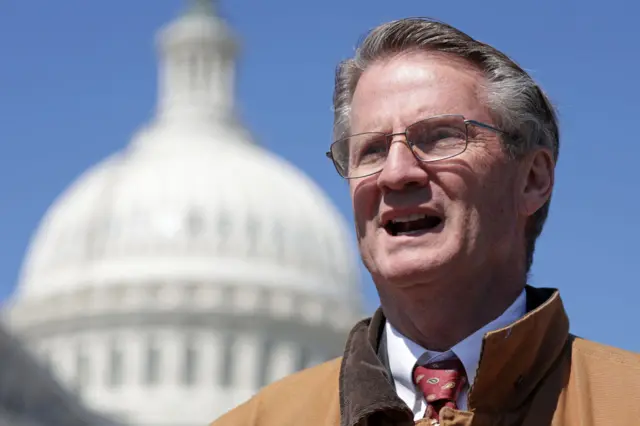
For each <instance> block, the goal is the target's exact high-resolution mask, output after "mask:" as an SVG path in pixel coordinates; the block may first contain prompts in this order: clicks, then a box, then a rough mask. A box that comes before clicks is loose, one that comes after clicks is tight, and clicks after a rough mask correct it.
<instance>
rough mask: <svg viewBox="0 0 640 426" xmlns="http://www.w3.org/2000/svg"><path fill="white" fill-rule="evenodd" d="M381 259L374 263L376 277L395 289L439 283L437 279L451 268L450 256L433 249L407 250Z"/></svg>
mask: <svg viewBox="0 0 640 426" xmlns="http://www.w3.org/2000/svg"><path fill="white" fill-rule="evenodd" d="M381 257H382V258H379V259H376V262H375V263H376V264H377V271H378V275H379V276H380V278H381V279H382V280H383V281H384V282H386V283H389V284H390V285H392V286H393V287H396V288H402V287H409V286H413V285H415V284H428V283H430V282H438V281H441V279H439V278H438V277H441V276H443V275H445V276H446V274H445V273H446V271H447V270H449V269H450V266H451V265H450V262H449V260H451V256H446V255H444V253H442V251H439V252H435V250H434V249H421V250H407V251H406V252H404V253H393V254H391V253H389V254H387V255H385V256H381Z"/></svg>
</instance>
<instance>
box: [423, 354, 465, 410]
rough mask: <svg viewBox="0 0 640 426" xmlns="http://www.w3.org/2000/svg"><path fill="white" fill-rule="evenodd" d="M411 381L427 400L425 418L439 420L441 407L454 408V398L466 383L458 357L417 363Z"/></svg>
mask: <svg viewBox="0 0 640 426" xmlns="http://www.w3.org/2000/svg"><path fill="white" fill-rule="evenodd" d="M413 381H414V382H415V384H416V386H417V387H418V388H419V389H420V390H421V391H422V394H423V395H424V398H425V400H426V401H427V404H428V406H427V411H426V413H425V418H428V419H433V420H435V421H437V420H439V413H440V410H441V409H442V407H451V408H456V407H457V406H456V400H457V399H458V395H460V392H461V391H462V388H463V387H464V385H465V383H466V376H465V374H464V366H463V365H462V363H461V362H460V360H458V359H452V360H446V361H437V362H433V363H429V364H426V365H424V366H422V365H418V366H416V367H415V369H414V370H413Z"/></svg>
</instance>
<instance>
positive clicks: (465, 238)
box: [350, 53, 526, 290]
mask: <svg viewBox="0 0 640 426" xmlns="http://www.w3.org/2000/svg"><path fill="white" fill-rule="evenodd" d="M483 83H484V80H483V77H482V75H481V74H480V73H479V72H478V71H476V70H474V69H473V68H472V67H471V66H470V65H467V64H465V63H463V62H462V61H460V60H457V59H455V58H452V57H448V56H445V55H442V54H427V53H408V54H402V55H398V56H395V57H392V58H390V59H387V60H384V61H379V62H376V63H374V64H372V65H371V66H370V67H369V68H368V69H367V70H366V71H365V72H364V73H363V75H362V76H361V78H360V81H359V82H358V85H357V88H356V91H355V93H354V97H353V102H352V112H351V131H352V134H356V133H362V132H371V131H378V132H385V133H397V132H404V130H405V128H406V127H407V126H409V125H411V124H413V123H415V122H417V121H419V120H422V119H425V118H428V117H431V116H435V115H440V114H460V115H463V116H464V117H465V118H466V119H473V120H477V121H481V122H484V123H487V124H491V125H495V123H494V122H493V120H492V118H491V116H490V113H489V110H488V108H487V107H486V102H485V101H484V97H485V94H484V91H483V88H482V84H483ZM468 128H469V144H468V147H467V149H466V151H465V152H463V153H462V154H460V155H458V156H456V157H454V158H450V159H446V160H441V161H438V162H433V163H421V162H419V161H417V160H416V158H415V157H414V156H413V154H412V153H411V151H410V149H409V148H408V146H407V145H406V144H404V143H397V142H398V141H402V140H403V138H404V136H396V137H394V139H393V142H394V143H392V144H391V147H390V149H389V154H388V158H387V160H386V163H385V166H384V169H383V170H382V172H380V173H379V174H376V175H373V176H369V177H365V178H360V179H353V180H350V190H351V195H352V201H353V210H354V214H355V222H356V227H357V233H358V240H359V245H360V251H361V255H362V258H363V261H364V263H365V265H366V266H367V268H368V269H369V271H370V272H371V274H372V276H373V278H374V281H375V282H376V285H377V286H378V287H379V290H384V288H382V289H381V288H380V287H381V286H383V287H386V286H389V285H390V286H392V287H395V288H398V287H406V286H415V285H416V284H420V285H424V284H428V283H443V284H444V283H452V282H453V281H455V280H456V278H461V277H463V276H466V277H467V278H469V277H470V276H471V277H473V276H474V274H475V273H476V272H477V271H478V270H480V269H481V268H485V269H487V268H491V265H497V264H500V263H501V262H504V260H505V259H507V258H510V257H513V256H514V252H516V253H517V256H520V257H522V256H524V253H523V251H522V250H523V248H522V247H523V245H524V241H523V233H522V232H523V229H524V220H525V219H526V217H522V215H521V214H519V208H520V206H521V203H522V200H521V199H520V194H521V192H522V188H523V186H524V185H525V184H524V181H525V179H526V173H523V171H522V167H519V166H518V163H516V162H515V161H512V160H510V159H509V157H508V155H507V154H506V153H505V151H504V149H503V148H502V145H501V141H500V136H499V135H498V134H496V133H495V132H492V131H490V130H486V129H483V128H481V127H476V126H473V125H470V126H469V127H468ZM413 215H416V216H413ZM419 215H420V216H421V215H427V216H429V217H436V218H437V219H436V220H427V221H424V222H423V223H424V224H425V227H423V228H418V229H415V227H407V228H403V229H413V231H412V232H405V233H402V232H401V233H396V232H392V231H390V230H389V227H387V226H385V225H387V224H388V220H390V219H393V220H395V221H401V220H412V218H417V217H419ZM416 226H418V224H417V222H416ZM478 279H481V278H480V277H478ZM463 281H467V282H468V280H463Z"/></svg>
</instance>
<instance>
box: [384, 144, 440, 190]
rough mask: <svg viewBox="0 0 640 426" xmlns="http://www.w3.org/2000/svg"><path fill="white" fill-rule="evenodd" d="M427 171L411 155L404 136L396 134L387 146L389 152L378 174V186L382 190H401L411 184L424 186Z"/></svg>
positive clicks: (426, 180)
mask: <svg viewBox="0 0 640 426" xmlns="http://www.w3.org/2000/svg"><path fill="white" fill-rule="evenodd" d="M428 181H429V176H428V174H427V171H426V170H425V169H424V167H423V166H422V163H420V161H418V159H417V158H416V157H415V156H414V155H413V152H412V151H411V148H410V147H409V145H408V144H407V143H406V140H405V139H404V136H396V137H394V139H393V140H392V141H391V145H390V146H389V154H388V155H387V159H386V162H385V164H384V167H383V169H382V171H381V172H380V174H379V175H378V186H379V187H380V189H381V190H382V191H383V193H384V192H389V191H401V190H403V189H406V188H408V187H411V186H425V185H427V183H428Z"/></svg>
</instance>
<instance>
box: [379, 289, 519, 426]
mask: <svg viewBox="0 0 640 426" xmlns="http://www.w3.org/2000/svg"><path fill="white" fill-rule="evenodd" d="M526 297H527V296H526V292H525V291H524V290H523V291H522V293H521V294H520V296H518V298H517V299H516V300H515V302H513V304H512V305H511V306H509V307H508V308H507V309H506V310H505V311H504V312H503V313H502V315H500V316H499V317H498V318H496V319H495V320H493V321H491V322H490V323H489V324H487V325H485V326H484V327H482V328H481V329H479V330H478V331H476V332H475V333H473V334H471V335H470V336H468V337H467V338H465V339H464V340H462V341H461V342H459V343H458V344H456V345H455V346H454V347H452V348H451V349H450V350H448V351H446V352H435V351H428V350H426V349H424V348H422V347H421V346H420V345H418V344H416V343H414V342H412V341H411V340H409V339H408V338H406V337H404V336H403V335H402V334H400V332H398V330H396V329H395V328H394V327H393V326H392V325H391V324H390V323H389V321H387V322H386V324H385V329H384V336H383V339H386V344H387V357H388V360H389V368H390V370H391V375H392V376H393V380H394V383H395V388H396V392H397V393H398V396H399V397H400V398H401V399H402V400H403V401H404V402H405V403H406V404H407V405H408V406H409V408H411V409H412V410H413V414H414V418H415V420H418V419H421V418H423V417H424V412H425V411H426V409H427V403H426V401H425V399H424V397H423V395H422V393H421V392H420V391H419V390H417V389H416V387H415V385H414V384H413V378H412V377H411V373H412V372H413V367H414V366H415V364H416V362H418V361H419V363H420V365H424V364H427V363H430V362H434V361H438V360H446V359H450V358H455V357H457V358H458V359H459V360H460V361H461V362H462V365H464V369H465V373H466V375H467V384H466V385H465V386H464V388H463V389H462V392H460V396H459V397H458V401H457V406H458V408H459V409H461V410H466V409H467V396H468V394H469V389H470V387H471V385H473V381H474V379H475V376H476V370H477V369H478V364H479V362H480V351H481V349H482V338H483V337H484V335H485V334H486V333H488V332H490V331H494V330H498V329H500V328H503V327H507V326H509V325H510V324H512V323H514V322H515V321H517V320H518V319H520V318H521V317H523V316H524V314H525V313H526V309H527V307H526V306H527V299H526Z"/></svg>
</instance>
